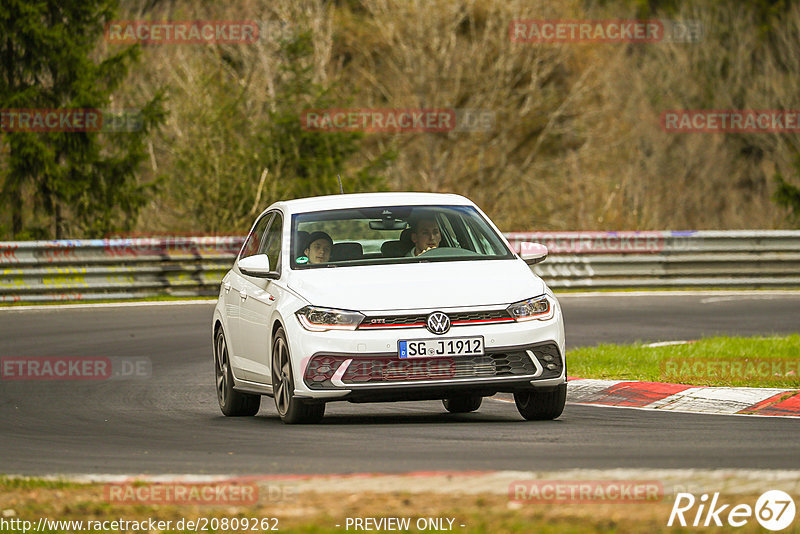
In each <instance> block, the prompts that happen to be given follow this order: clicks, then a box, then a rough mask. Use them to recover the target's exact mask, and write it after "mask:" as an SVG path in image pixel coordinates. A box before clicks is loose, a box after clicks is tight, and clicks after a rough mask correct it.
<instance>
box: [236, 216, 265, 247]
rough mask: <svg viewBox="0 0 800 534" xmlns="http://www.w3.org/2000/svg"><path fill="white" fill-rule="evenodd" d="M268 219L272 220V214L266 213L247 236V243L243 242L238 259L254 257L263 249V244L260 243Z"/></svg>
mask: <svg viewBox="0 0 800 534" xmlns="http://www.w3.org/2000/svg"><path fill="white" fill-rule="evenodd" d="M270 219H272V213H267V214H266V215H264V216H263V217H261V218H260V219H259V220H258V222H257V223H256V225H255V226H254V227H253V230H252V231H251V232H250V235H248V236H247V241H245V242H244V245H243V246H242V252H241V254H239V258H247V257H249V256H255V255H256V254H259V251H260V250H262V249H263V247H264V243H263V242H262V241H263V238H264V230H266V229H267V224H269V221H270Z"/></svg>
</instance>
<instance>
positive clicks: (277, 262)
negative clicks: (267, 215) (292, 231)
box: [260, 213, 283, 272]
mask: <svg viewBox="0 0 800 534" xmlns="http://www.w3.org/2000/svg"><path fill="white" fill-rule="evenodd" d="M282 237H283V217H281V214H280V213H276V214H275V218H274V219H273V220H272V224H270V225H269V229H268V230H267V233H266V235H265V236H264V246H263V248H261V250H260V254H266V255H267V257H268V258H269V269H270V270H271V271H278V272H280V270H281V241H282Z"/></svg>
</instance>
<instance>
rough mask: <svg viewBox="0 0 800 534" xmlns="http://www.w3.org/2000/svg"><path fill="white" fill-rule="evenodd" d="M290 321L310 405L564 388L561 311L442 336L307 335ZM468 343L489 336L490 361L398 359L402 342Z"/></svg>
mask: <svg viewBox="0 0 800 534" xmlns="http://www.w3.org/2000/svg"><path fill="white" fill-rule="evenodd" d="M290 322H293V323H294V324H292V325H291V326H290V327H289V328H291V329H292V330H295V331H294V332H291V333H290V336H289V338H290V340H291V341H290V350H291V352H292V355H293V358H292V360H293V366H294V376H295V395H297V396H298V397H301V398H305V399H319V400H351V401H354V402H369V401H372V400H423V399H436V398H445V397H447V396H449V395H456V394H480V395H482V396H488V395H493V394H495V393H498V392H515V391H519V390H521V389H530V388H531V387H537V388H538V387H542V388H548V387H555V386H558V385H559V384H563V383H565V382H566V364H565V358H564V326H563V320H562V318H561V313H560V309H557V310H556V313H555V314H554V316H553V318H552V319H550V320H547V321H528V322H524V323H504V324H482V325H475V326H472V325H464V326H453V327H452V328H451V330H450V331H449V332H448V333H447V334H445V335H442V336H437V335H435V334H432V333H430V332H429V331H428V330H427V329H425V328H393V329H385V330H384V329H380V330H355V331H327V332H309V331H307V330H305V329H303V328H302V326H300V324H299V322H297V321H296V320H295V321H290ZM292 334H294V335H292ZM465 336H483V338H484V350H485V355H483V356H453V357H431V358H403V359H401V358H399V357H398V351H397V347H398V341H399V340H404V339H431V340H441V339H446V338H447V337H465Z"/></svg>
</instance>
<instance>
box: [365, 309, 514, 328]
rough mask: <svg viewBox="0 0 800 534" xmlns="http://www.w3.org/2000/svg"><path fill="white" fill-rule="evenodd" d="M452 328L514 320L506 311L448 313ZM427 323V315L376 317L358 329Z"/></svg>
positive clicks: (369, 318) (367, 318) (408, 326)
mask: <svg viewBox="0 0 800 534" xmlns="http://www.w3.org/2000/svg"><path fill="white" fill-rule="evenodd" d="M447 316H448V317H450V323H451V324H452V325H453V326H460V325H468V324H475V323H481V322H492V323H497V322H508V323H510V322H513V321H514V319H513V318H512V317H511V316H510V315H509V314H508V312H507V311H506V310H504V309H503V310H486V311H468V312H456V313H448V314H447ZM427 322H428V315H427V314H409V315H376V316H369V317H365V318H364V320H363V321H361V324H360V325H359V328H397V327H406V328H421V327H424V326H425V325H426V324H427Z"/></svg>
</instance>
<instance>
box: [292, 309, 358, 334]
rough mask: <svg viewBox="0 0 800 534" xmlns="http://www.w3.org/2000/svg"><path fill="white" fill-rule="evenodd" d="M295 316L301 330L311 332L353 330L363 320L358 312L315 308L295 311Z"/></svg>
mask: <svg viewBox="0 0 800 534" xmlns="http://www.w3.org/2000/svg"><path fill="white" fill-rule="evenodd" d="M296 315H297V319H298V320H299V321H300V324H301V325H303V328H305V329H306V330H311V331H312V332H324V331H325V330H355V329H356V327H358V325H359V324H361V321H363V320H364V315H362V314H360V313H358V312H354V311H347V310H334V309H332V308H317V307H315V306H306V307H305V308H301V309H299V310H297V312H296Z"/></svg>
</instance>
